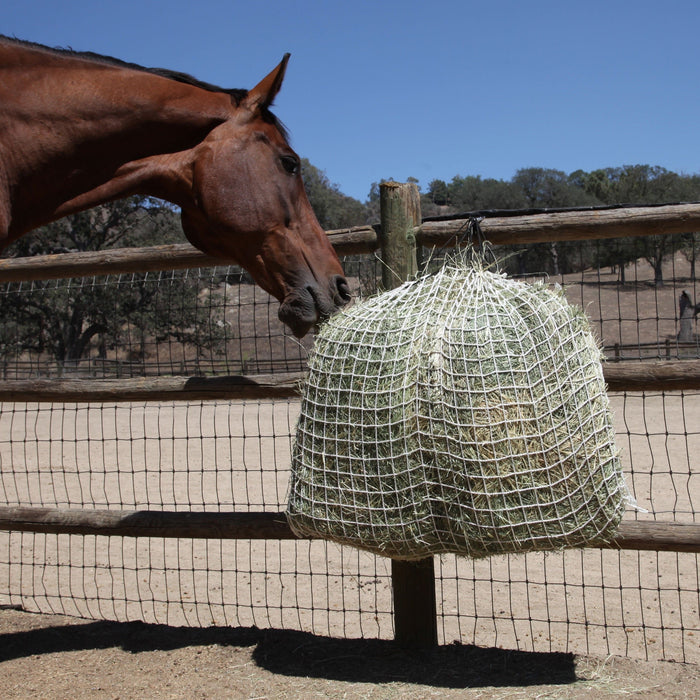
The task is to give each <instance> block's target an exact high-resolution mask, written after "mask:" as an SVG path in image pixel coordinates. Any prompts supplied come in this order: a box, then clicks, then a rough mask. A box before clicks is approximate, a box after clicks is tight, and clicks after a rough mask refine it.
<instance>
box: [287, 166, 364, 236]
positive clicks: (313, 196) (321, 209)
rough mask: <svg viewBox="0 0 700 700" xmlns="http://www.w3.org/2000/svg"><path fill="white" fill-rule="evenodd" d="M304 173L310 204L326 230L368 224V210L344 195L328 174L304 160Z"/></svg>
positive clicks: (355, 200) (360, 203)
mask: <svg viewBox="0 0 700 700" xmlns="http://www.w3.org/2000/svg"><path fill="white" fill-rule="evenodd" d="M301 163H302V173H303V175H304V186H305V188H306V193H307V194H308V196H309V202H311V206H312V208H313V210H314V213H315V214H316V217H317V218H318V221H319V223H320V224H321V226H322V227H323V228H324V229H326V230H332V229H338V228H349V227H350V226H360V225H362V224H366V223H368V209H367V207H366V206H365V205H364V204H362V202H359V201H358V200H357V199H353V198H352V197H348V196H347V195H345V194H343V193H342V192H341V191H340V189H339V188H338V185H334V184H332V183H331V182H330V180H329V179H328V177H327V176H326V174H325V173H324V172H323V171H321V170H319V169H318V168H316V167H314V166H313V165H311V163H310V162H309V161H308V160H307V159H306V158H303V159H302V161H301Z"/></svg>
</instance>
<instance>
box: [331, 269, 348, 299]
mask: <svg viewBox="0 0 700 700" xmlns="http://www.w3.org/2000/svg"><path fill="white" fill-rule="evenodd" d="M332 284H334V285H335V289H336V293H335V294H334V295H333V296H334V300H335V303H336V304H337V305H338V306H345V304H347V303H348V302H349V301H350V299H351V295H350V285H349V284H348V281H347V280H346V279H345V277H341V276H340V275H338V276H337V277H335V278H334V279H333V283H332Z"/></svg>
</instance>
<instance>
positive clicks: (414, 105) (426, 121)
mask: <svg viewBox="0 0 700 700" xmlns="http://www.w3.org/2000/svg"><path fill="white" fill-rule="evenodd" d="M0 20H1V21H0V33H2V34H5V35H8V36H16V37H18V38H21V39H28V40H31V41H36V42H39V43H43V44H47V45H50V46H61V47H71V48H73V49H76V50H91V51H96V52H98V53H103V54H108V55H112V56H116V57H117V58H122V59H124V60H127V61H133V62H135V63H140V64H142V65H146V66H161V67H165V68H172V69H177V70H181V71H185V72H187V73H191V74H193V75H195V76H196V77H198V78H200V79H202V80H206V81H208V82H212V83H217V84H220V85H223V86H225V87H242V88H249V87H252V86H253V85H254V84H255V83H256V82H257V81H258V80H259V79H260V78H262V77H263V76H264V75H265V74H266V73H267V72H268V71H269V70H271V69H272V68H273V67H274V66H275V65H276V64H277V63H278V62H279V60H280V59H281V57H282V55H283V54H284V53H285V52H286V51H289V52H291V54H292V58H291V61H290V64H289V69H288V71H287V78H286V80H285V84H284V86H283V88H282V92H281V93H280V95H279V97H278V100H277V103H276V107H275V110H274V111H275V112H276V114H277V115H278V116H279V117H280V118H281V119H282V121H284V122H285V124H286V125H287V126H288V128H289V130H290V131H291V134H292V145H293V146H294V148H295V149H296V150H297V151H298V152H299V154H300V155H302V156H304V157H307V158H308V159H309V160H310V161H311V162H312V163H313V164H314V165H316V166H317V167H319V168H321V169H322V170H324V171H325V172H326V174H327V175H328V177H329V179H330V180H331V182H333V183H336V184H337V185H338V186H339V187H340V189H341V191H343V192H345V193H346V194H349V195H351V196H353V197H356V198H358V199H361V200H364V199H365V198H366V196H367V194H368V192H369V189H370V186H371V184H372V183H373V182H377V181H379V180H380V179H382V178H390V177H391V178H394V179H396V180H405V179H406V178H407V177H409V176H412V177H416V178H418V180H419V181H420V185H421V187H422V188H423V189H424V190H425V189H427V186H428V183H429V182H430V181H431V180H433V179H436V178H439V179H443V180H447V181H449V180H450V179H451V178H452V177H453V176H455V175H463V176H465V175H481V176H482V177H492V178H498V179H505V180H508V179H510V178H511V177H512V176H513V174H514V173H515V171H516V170H518V169H519V168H524V167H546V168H555V169H558V170H563V171H565V172H567V173H568V172H571V171H573V170H577V169H579V168H581V169H584V170H593V169H596V168H602V167H608V166H618V165H625V164H635V163H648V164H651V165H661V166H663V167H665V168H668V169H669V170H674V171H676V172H681V173H686V174H694V173H698V172H700V155H699V153H698V147H697V144H698V133H699V132H700V84H699V83H700V81H699V80H698V78H700V42H699V41H698V28H699V27H700V3H698V2H697V0H666V2H660V0H657V1H656V2H649V1H648V0H634V1H632V0H624V1H623V0H607V1H605V2H601V1H599V0H589V1H588V2H573V1H569V0H558V1H554V0H528V1H527V2H525V1H524V0H521V1H519V2H515V1H509V0H483V1H481V2H475V1H471V0H454V1H451V0H450V1H448V0H432V1H431V2H415V1H413V0H401V1H395V0H385V1H381V0H373V1H367V0H352V1H350V2H330V1H326V2H324V1H321V0H285V1H284V2H281V1H279V0H266V2H254V1H253V0H248V2H240V1H239V0H198V2H194V0H187V2H185V1H184V0H168V1H167V2H165V1H161V0H141V2H134V1H133V0H120V1H119V2H112V1H111V0H61V2H58V1H57V0H22V2H12V3H10V2H5V3H3V7H2V9H0Z"/></svg>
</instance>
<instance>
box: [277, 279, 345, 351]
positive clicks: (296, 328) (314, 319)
mask: <svg viewBox="0 0 700 700" xmlns="http://www.w3.org/2000/svg"><path fill="white" fill-rule="evenodd" d="M350 298H351V297H350V287H349V285H348V282H347V280H346V279H345V278H344V277H342V276H341V275H333V277H331V279H330V284H329V286H328V289H326V290H324V289H322V288H320V287H319V286H318V285H316V284H307V285H306V286H305V287H299V288H297V289H295V290H293V291H292V292H290V293H289V294H288V295H287V296H286V297H285V299H284V301H283V302H282V303H281V304H280V309H279V312H278V314H277V315H278V317H279V319H280V321H282V323H284V324H285V325H286V326H289V328H290V329H291V331H292V333H294V335H295V336H296V337H297V338H302V337H304V336H305V335H306V334H307V333H308V332H309V331H310V330H311V329H312V328H313V327H314V326H315V325H316V324H317V323H319V322H320V321H322V320H323V319H325V318H328V317H329V316H330V315H331V314H333V313H335V312H336V311H338V310H340V309H341V308H342V307H343V306H345V305H346V304H347V303H348V302H349V301H350Z"/></svg>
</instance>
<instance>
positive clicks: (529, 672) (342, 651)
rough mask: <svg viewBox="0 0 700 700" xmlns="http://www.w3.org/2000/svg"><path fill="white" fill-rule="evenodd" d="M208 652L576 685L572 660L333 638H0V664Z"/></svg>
mask: <svg viewBox="0 0 700 700" xmlns="http://www.w3.org/2000/svg"><path fill="white" fill-rule="evenodd" d="M208 645H219V646H223V647H226V646H229V647H250V648H251V653H252V657H253V660H254V661H255V663H256V664H257V665H258V666H259V667H261V668H263V669H265V670H267V671H269V672H271V673H275V674H280V675H285V676H292V677H293V676H298V677H305V678H309V677H310V678H323V679H328V680H339V681H347V682H356V683H389V682H403V683H417V684H425V685H430V686H433V687H444V688H468V687H483V686H496V687H499V686H500V687H505V686H528V685H545V684H546V685H553V684H565V683H573V682H574V681H576V680H577V678H576V672H575V663H574V656H573V654H561V653H548V654H543V653H533V652H519V651H506V650H503V649H482V648H478V647H472V646H463V645H459V644H452V645H449V646H442V647H437V648H434V649H428V650H410V649H402V648H400V647H398V646H397V645H396V644H395V643H394V642H391V641H385V640H366V639H365V640H354V639H332V638H328V637H319V636H315V635H312V634H307V633H304V632H294V631H287V630H258V629H254V628H225V627H209V628H205V629H191V628H181V627H168V626H166V625H148V624H144V623H140V622H133V623H117V622H91V623H85V624H78V625H75V624H70V625H57V626H51V627H44V628H40V629H32V630H28V631H19V632H10V633H5V634H0V662H1V661H8V660H10V659H17V658H24V657H32V656H34V657H35V656H37V655H41V654H54V653H61V652H71V651H81V650H90V649H108V648H120V649H122V650H123V651H126V652H129V653H134V654H138V653H139V652H144V651H167V650H174V649H180V648H184V647H195V646H208Z"/></svg>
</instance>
